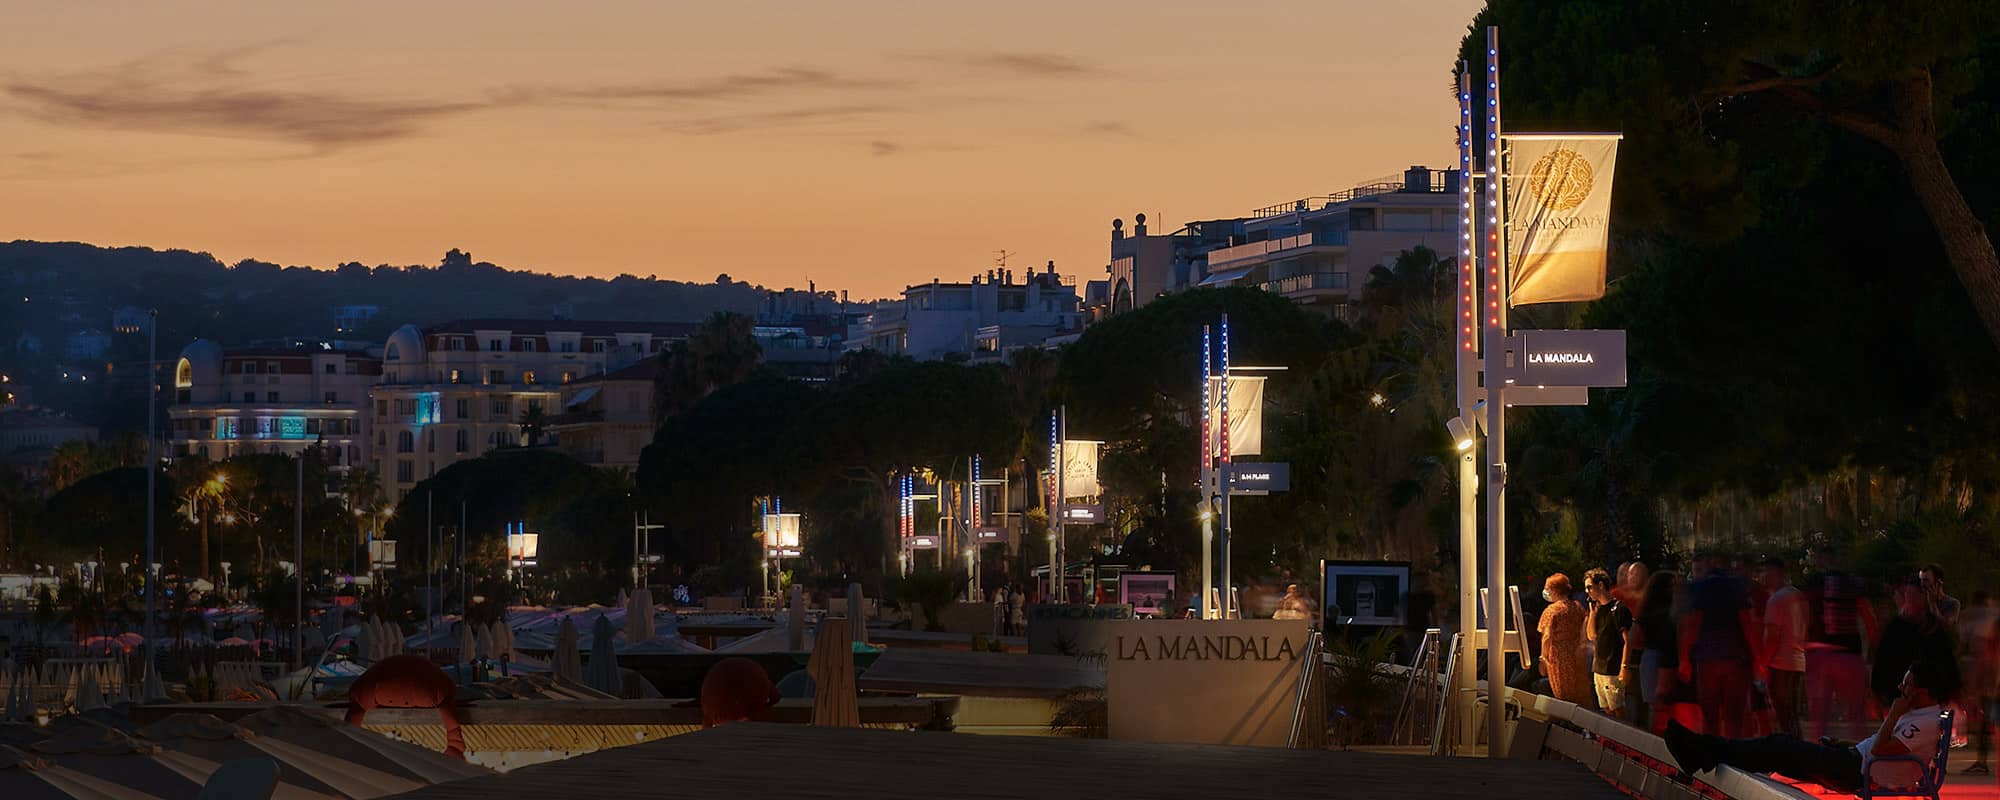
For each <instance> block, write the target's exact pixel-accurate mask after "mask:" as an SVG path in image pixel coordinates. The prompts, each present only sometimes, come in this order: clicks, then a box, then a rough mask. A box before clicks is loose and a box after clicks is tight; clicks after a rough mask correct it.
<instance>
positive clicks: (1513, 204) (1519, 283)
mask: <svg viewBox="0 0 2000 800" xmlns="http://www.w3.org/2000/svg"><path fill="white" fill-rule="evenodd" d="M1505 138H1506V140H1507V148H1508V161H1507V164H1508V174H1507V183H1506V190H1507V198H1506V200H1505V202H1506V204H1507V263H1508V272H1509V274H1510V275H1511V276H1512V283H1511V285H1510V287H1509V289H1508V297H1507V301H1508V305H1514V306H1521V305H1528V304H1530V303H1564V302H1571V301H1577V300H1596V299H1597V298H1600V297H1603V296H1604V262H1605V255H1604V254H1605V245H1606V237H1607V235H1608V234H1609V233H1610V231H1611V174H1612V172H1613V171H1615V170H1616V169H1617V166H1618V140H1619V138H1620V137H1619V135H1617V134H1520V135H1518V136H1508V137H1505Z"/></svg>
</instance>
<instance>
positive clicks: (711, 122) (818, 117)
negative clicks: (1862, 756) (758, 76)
mask: <svg viewBox="0 0 2000 800" xmlns="http://www.w3.org/2000/svg"><path fill="white" fill-rule="evenodd" d="M915 110H916V107H915V106H912V105H905V104H897V103H841V104H834V105H823V106H801V107H798V108H785V109H779V110H776V111H746V112H743V113H738V114H719V115H715V116H709V117H701V118H699V119H692V120H686V121H682V122H674V123H669V124H668V125H667V126H666V127H667V130H670V131H674V132H677V133H689V134H700V135H707V134H716V133H735V132H737V131H744V130H763V129H769V128H782V127H799V126H813V125H824V124H830V123H838V122H853V121H856V120H861V119H869V118H874V117H882V116H889V115H896V114H908V113H911V112H912V111H915Z"/></svg>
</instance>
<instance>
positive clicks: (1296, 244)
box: [1208, 232, 1347, 274]
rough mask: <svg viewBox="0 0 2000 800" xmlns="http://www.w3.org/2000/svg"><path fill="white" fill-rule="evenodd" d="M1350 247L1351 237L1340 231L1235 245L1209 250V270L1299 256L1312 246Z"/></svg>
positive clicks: (1213, 270) (1212, 271) (1211, 271)
mask: <svg viewBox="0 0 2000 800" xmlns="http://www.w3.org/2000/svg"><path fill="white" fill-rule="evenodd" d="M1345 246H1347V236H1346V234H1344V233H1338V232H1320V233H1310V232H1309V233H1301V234H1299V235H1297V236H1285V237H1281V238H1277V239H1265V240H1264V241H1261V242H1251V243H1249V244H1239V245H1236V246H1235V247H1219V248H1216V249H1214V250H1210V251H1208V271H1209V272H1210V273H1211V274H1212V273H1215V272H1218V271H1221V270H1223V269H1227V268H1229V267H1231V266H1232V265H1244V264H1243V262H1254V261H1263V260H1267V259H1271V258H1279V257H1283V256H1290V255H1298V254H1300V253H1302V252H1305V251H1309V250H1311V249H1312V248H1334V247H1345Z"/></svg>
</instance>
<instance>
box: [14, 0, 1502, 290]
mask: <svg viewBox="0 0 2000 800" xmlns="http://www.w3.org/2000/svg"><path fill="white" fill-rule="evenodd" d="M1480 5H1481V3H1480V2H1476V1H1475V0H1407V1H1406V2H1379V0H1378V1H1375V2H1349V1H1348V0H1296V1H1293V0H1287V1H1286V2H1254V1H1252V2H1230V3H1221V2H1199V3H1196V2H1179V1H1178V0H1152V1H1151V2H1130V3H1128V2H1109V1H1106V2H1089V1H1087V0H1067V1H1066V2H1064V1H1048V0H1009V1H1008V2H981V3H974V2H966V1H965V0H928V1H927V2H876V1H874V0H863V1H855V0H795V1H787V2H778V1H776V0H739V1H737V2H722V3H716V2H706V3H684V2H666V1H664V0H662V1H660V2H638V1H637V0H622V1H621V0H606V1H605V2H573V3H555V2H545V1H536V2H516V1H514V0H480V1H479V2H470V1H467V2H458V1H456V0H454V1H452V2H442V1H436V2H434V1H429V0H426V1H425V2H408V1H407V0H399V1H398V2H335V3H294V2H276V3H274V2H268V0H257V1H256V2H209V3H192V2H186V3H183V2H93V3H14V4H7V5H6V6H5V7H4V8H0V30H5V31H7V34H6V37H5V40H6V43H7V46H6V47H5V48H0V181H3V182H0V186H4V187H5V188H4V190H0V240H5V239H39V240H76V241H85V242H91V243H95V244H101V245H142V246H149V247H157V248H169V247H177V248H188V249H194V250H205V251H208V252H210V253H213V254H215V255H216V256H217V257H218V258H221V259H222V260H224V261H226V262H228V261H235V260H238V259H242V258H257V259H262V260H266V261H274V262H278V263H281V264H287V265H310V266H317V267H326V268H331V267H333V266H334V265H337V264H339V263H341V262H346V261H360V262H362V263H365V264H377V263H391V264H410V263H436V262H437V261H438V259H439V257H440V255H441V254H442V253H443V252H444V251H445V250H447V249H449V248H452V247H459V248H463V249H466V250H468V251H470V252H471V253H472V254H473V255H474V256H475V257H476V258H478V259H480V260H486V261H492V262H495V263H498V264H501V265H504V266H508V267H512V268H517V269H531V270H536V271H542V272H557V273H574V274H587V275H601V276H611V275H616V274H618V273H621V272H629V273H634V274H638V275H647V274H656V275H658V276H660V277H662V278H677V279H685V280H696V281H706V280H710V279H712V278H714V277H715V276H716V275H717V274H718V273H728V274H730V275H731V276H733V277H734V278H736V279H738V280H746V281H752V282H756V283H762V284H764V285H767V286H773V287H777V286H788V285H796V286H800V287H803V286H804V285H805V282H806V280H807V279H808V278H811V279H812V280H814V281H816V282H817V283H818V285H819V287H820V288H821V289H834V290H838V289H847V290H850V291H851V292H852V293H853V294H854V295H855V296H856V297H857V299H858V298H860V297H873V296H880V295H885V294H889V293H892V292H894V291H896V290H897V289H899V288H900V287H902V286H904V285H906V284H909V283H916V282H922V281H928V280H930V279H931V278H932V277H933V276H936V277H941V278H944V279H946V280H954V279H957V280H963V279H965V278H966V277H967V276H970V275H971V274H973V273H975V272H979V271H982V270H984V269H987V268H989V267H991V266H992V264H993V259H994V258H995V255H996V254H995V251H997V250H1001V249H1006V250H1009V251H1012V252H1013V253H1014V254H1015V255H1013V257H1012V258H1011V259H1010V265H1012V266H1015V267H1016V268H1017V269H1020V268H1025V267H1027V266H1029V265H1040V264H1042V263H1043V262H1045V261H1048V260H1054V261H1055V262H1056V264H1057V268H1058V270H1059V271H1062V272H1065V273H1074V274H1079V275H1080V276H1082V277H1083V278H1084V279H1090V278H1096V277H1101V276H1102V273H1103V267H1104V263H1105V260H1106V258H1107V247H1106V244H1105V242H1106V239H1107V238H1108V236H1109V231H1110V222H1111V219H1112V218H1113V217H1123V218H1125V219H1126V220H1127V224H1128V225H1130V220H1131V217H1132V215H1133V214H1134V213H1136V212H1145V213H1146V214H1147V216H1148V218H1149V220H1150V221H1151V224H1152V226H1153V228H1154V229H1155V230H1161V229H1166V228H1171V227H1174V226H1177V225H1178V224H1179V223H1181V222H1183V221H1186V220H1189V219H1200V218H1208V217H1219V216H1230V215H1237V214H1242V213H1245V212H1247V211H1249V210H1250V209H1252V208H1255V207H1258V206H1264V205H1270V204H1274V203H1279V202H1284V201H1287V200H1290V199H1292V198H1295V197H1301V196H1306V195H1313V194H1326V193H1328V192H1331V191H1335V190H1338V189H1341V188H1345V187H1347V186H1349V185H1352V184H1355V183H1359V182H1363V181H1366V180H1371V179H1374V178H1378V177H1381V176H1385V175H1390V174H1394V173H1400V172H1401V170H1402V169H1403V168H1404V167H1406V166H1409V165H1411V164H1429V165H1444V164H1448V163H1449V162H1450V159H1451V158H1452V152H1453V151H1452V135H1451V125H1452V124H1453V121H1454V114H1455V109H1454V107H1453V104H1452V100H1451V96H1450V80H1451V78H1450V65H1451V61H1452V59H1453V53H1454V50H1455V48H1456V46H1457V43H1458V41H1459V38H1460V37H1461V36H1462V35H1463V33H1464V31H1465V28H1466V24H1467V23H1468V22H1469V21H1470V20H1471V18H1472V15H1473V13H1474V11H1476V10H1477V8H1478V7H1479V6H1480Z"/></svg>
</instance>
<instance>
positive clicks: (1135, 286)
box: [1102, 166, 1458, 319]
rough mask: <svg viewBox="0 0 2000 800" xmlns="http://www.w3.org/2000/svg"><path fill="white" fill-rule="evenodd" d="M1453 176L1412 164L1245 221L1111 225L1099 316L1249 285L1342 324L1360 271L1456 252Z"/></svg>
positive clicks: (1363, 283) (1363, 275) (1361, 284)
mask: <svg viewBox="0 0 2000 800" xmlns="http://www.w3.org/2000/svg"><path fill="white" fill-rule="evenodd" d="M1456 181H1457V174H1456V173H1454V172H1452V171H1450V170H1433V169H1430V168H1427V167H1420V166H1417V167H1410V168H1409V169H1407V170H1405V171H1404V172H1403V175H1402V177H1401V178H1400V179H1396V178H1383V179H1380V180H1375V181H1370V182H1368V183H1364V184H1361V185H1359V186H1355V187H1353V188H1351V189H1347V190H1345V191H1342V192H1337V193H1335V194H1331V195H1322V196H1316V197H1306V198H1301V199H1298V200H1293V201H1291V202H1288V203H1280V204H1277V205H1273V206H1267V207H1264V208H1260V209H1257V210H1255V211H1253V212H1251V214H1250V215H1249V216H1247V217H1240V218H1235V219H1221V220H1211V221H1206V222H1193V223H1188V225H1186V226H1185V227H1183V228H1181V229H1180V230H1177V231H1175V232H1173V233H1169V234H1151V235H1149V234H1148V233H1147V232H1146V221H1145V216H1144V215H1143V214H1142V215H1139V217H1138V218H1137V220H1138V222H1137V224H1136V225H1135V226H1134V229H1133V231H1132V233H1131V234H1129V235H1127V234H1126V232H1125V231H1124V225H1123V222H1122V221H1120V220H1113V221H1112V224H1111V261H1110V263H1109V264H1107V265H1106V266H1105V273H1106V274H1107V275H1108V277H1109V280H1110V282H1111V291H1110V293H1109V297H1107V306H1106V307H1105V308H1103V309H1102V312H1103V313H1106V314H1115V313H1118V312H1121V311H1124V310H1126V309H1129V308H1132V307H1135V306H1140V305H1145V304H1146V303H1148V302H1150V301H1152V300H1153V299H1154V298H1156V297H1158V296H1160V295H1161V294H1165V293H1167V292H1173V291H1179V290H1181V289H1186V288H1190V287H1194V286H1254V287H1259V288H1262V289H1264V290H1266V291H1270V292H1276V293H1278V294H1282V295H1284V296H1286V297H1288V298H1291V299H1292V300H1294V301H1297V302H1298V303H1300V304H1302V305H1304V306H1306V307H1308V308H1310V309H1312V310H1314V311H1317V312H1319V313H1322V314H1325V315H1328V316H1334V317H1340V318H1343V319H1344V318H1346V316H1347V311H1348V306H1349V304H1350V303H1352V302H1354V301H1355V300H1358V299H1359V298H1360V296H1361V292H1362V290H1363V289H1364V288H1366V287H1367V285H1368V272H1369V270H1371V269H1373V268H1375V267H1377V266H1387V265H1390V264H1393V263H1395V260H1396V256H1397V255H1399V254H1401V253H1402V252H1403V251H1405V250H1409V249H1412V248H1415V247H1419V246H1423V247H1429V248H1430V249H1432V250H1434V251H1436V252H1437V253H1438V254H1439V255H1441V256H1444V257H1450V256H1451V255H1452V254H1453V253H1454V252H1456V251H1457V243H1456V242H1455V241H1453V237H1454V236H1455V235H1456V233H1457V227H1456V214H1457V203H1458V186H1457V183H1456Z"/></svg>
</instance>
